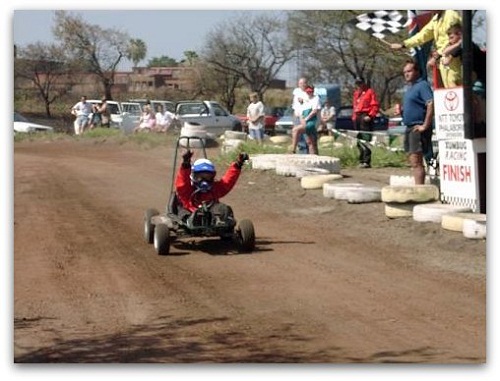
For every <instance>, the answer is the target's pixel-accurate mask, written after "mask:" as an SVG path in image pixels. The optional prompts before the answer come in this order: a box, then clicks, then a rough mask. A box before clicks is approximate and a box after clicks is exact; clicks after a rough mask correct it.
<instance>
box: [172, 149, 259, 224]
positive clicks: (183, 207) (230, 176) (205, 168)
mask: <svg viewBox="0 0 500 381" xmlns="http://www.w3.org/2000/svg"><path fill="white" fill-rule="evenodd" d="M192 156H193V152H192V151H191V150H187V151H186V152H185V153H184V154H183V155H182V164H181V167H180V168H179V172H178V173H177V177H176V179H175V188H176V192H177V198H178V200H179V203H180V208H179V217H180V218H181V219H183V220H185V217H186V216H190V215H191V216H192V215H194V213H193V212H195V211H196V210H197V209H198V207H199V206H200V205H201V204H202V203H203V202H207V203H212V202H213V204H212V206H211V207H210V210H211V212H212V214H213V216H214V220H215V222H214V224H215V225H217V224H222V225H223V224H225V222H224V221H227V219H228V217H229V218H230V219H231V218H232V217H233V212H232V210H231V207H229V206H228V205H225V204H223V203H220V202H219V199H220V198H222V197H224V196H225V195H226V194H228V193H229V192H230V191H231V189H233V187H234V186H235V184H236V181H237V180H238V178H239V176H240V173H241V168H242V167H243V164H244V163H245V161H247V160H249V157H248V155H247V154H246V153H240V154H239V155H238V158H237V159H236V161H235V162H233V163H232V164H231V165H230V166H229V168H228V169H227V171H226V173H225V174H224V176H222V178H221V179H220V180H215V175H216V170H215V166H214V164H213V163H212V162H211V161H210V160H208V159H198V160H196V161H195V162H194V163H193V164H192V165H191V157H192Z"/></svg>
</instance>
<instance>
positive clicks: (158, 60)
mask: <svg viewBox="0 0 500 381" xmlns="http://www.w3.org/2000/svg"><path fill="white" fill-rule="evenodd" d="M178 65H179V63H178V62H177V61H176V60H175V59H174V58H171V57H168V56H161V57H153V58H151V59H150V60H149V62H148V65H147V67H172V66H178Z"/></svg>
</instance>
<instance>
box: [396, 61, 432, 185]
mask: <svg viewBox="0 0 500 381" xmlns="http://www.w3.org/2000/svg"><path fill="white" fill-rule="evenodd" d="M403 76H404V78H405V81H406V82H407V84H408V87H407V90H406V92H405V95H404V99H403V123H404V124H405V125H406V131H405V141H404V148H405V152H406V153H407V154H408V161H409V163H410V166H411V169H412V172H413V177H414V178H415V184H424V181H425V169H424V162H423V160H424V158H423V156H424V153H425V152H427V151H429V150H430V149H431V147H432V119H433V116H434V101H433V93H432V89H431V87H430V85H429V83H428V82H427V81H425V80H423V79H422V78H420V70H419V66H418V64H417V63H416V62H415V61H412V60H409V61H407V62H406V63H405V66H404V68H403Z"/></svg>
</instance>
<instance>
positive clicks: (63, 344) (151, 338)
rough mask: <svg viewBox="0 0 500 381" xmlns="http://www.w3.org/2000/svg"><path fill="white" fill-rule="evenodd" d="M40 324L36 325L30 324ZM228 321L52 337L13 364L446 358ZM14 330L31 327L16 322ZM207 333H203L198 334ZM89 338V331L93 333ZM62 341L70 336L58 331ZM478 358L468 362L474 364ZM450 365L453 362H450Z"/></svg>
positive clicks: (428, 351) (164, 319) (165, 322)
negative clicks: (361, 347)
mask: <svg viewBox="0 0 500 381" xmlns="http://www.w3.org/2000/svg"><path fill="white" fill-rule="evenodd" d="M32 323H36V322H32ZM229 323H230V319H229V318H227V317H213V318H204V319H189V318H188V319H182V320H180V319H179V320H171V317H170V316H161V317H158V319H156V321H155V322H152V323H151V324H147V325H138V326H135V327H133V328H132V329H130V330H128V331H125V332H122V333H120V334H114V335H101V336H97V337H95V336H90V337H85V336H83V337H79V338H71V339H58V338H56V339H54V342H53V343H51V344H50V345H47V346H45V347H42V348H36V349H34V348H33V349H26V350H25V353H24V354H23V355H19V356H16V357H15V359H14V362H15V363H207V364H210V363H212V364H213V363H323V364H328V363H408V362H410V363H428V362H433V360H434V359H442V356H443V354H442V353H441V351H438V350H435V349H433V348H431V347H424V348H415V349H409V350H404V351H384V352H377V353H374V354H372V355H370V356H367V357H352V356H349V355H347V354H346V353H345V352H344V351H343V349H342V348H339V347H329V348H322V349H320V350H314V351H307V349H305V348H307V344H306V343H308V342H309V341H312V340H313V338H310V337H307V336H301V335H298V334H297V333H296V332H297V331H298V329H297V328H296V327H294V325H293V324H285V325H283V326H281V327H280V328H279V329H278V330H273V332H272V333H265V332H263V333H262V334H260V335H256V334H255V332H253V333H251V334H250V333H248V334H247V333H245V332H242V331H236V330H231V329H230V327H231V326H232V325H231V324H229ZM15 329H33V330H36V327H35V326H31V327H29V328H28V327H25V326H24V325H23V324H22V322H19V321H18V322H15ZM200 332H203V335H200V334H199V333H200ZM90 334H91V333H90ZM57 336H58V337H64V336H68V334H67V333H66V334H62V333H59V334H58V335H57ZM474 360H476V359H469V361H474ZM450 361H451V360H450Z"/></svg>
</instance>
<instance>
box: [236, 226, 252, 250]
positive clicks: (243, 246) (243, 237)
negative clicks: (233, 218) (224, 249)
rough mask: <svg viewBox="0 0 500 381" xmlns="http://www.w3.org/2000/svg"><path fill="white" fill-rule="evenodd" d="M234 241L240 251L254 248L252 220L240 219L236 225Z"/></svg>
mask: <svg viewBox="0 0 500 381" xmlns="http://www.w3.org/2000/svg"><path fill="white" fill-rule="evenodd" d="M236 243H237V245H238V251H239V252H240V253H250V252H252V251H253V250H254V249H255V230H254V227H253V223H252V221H250V220H241V221H240V223H239V224H238V226H237V227H236Z"/></svg>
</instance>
